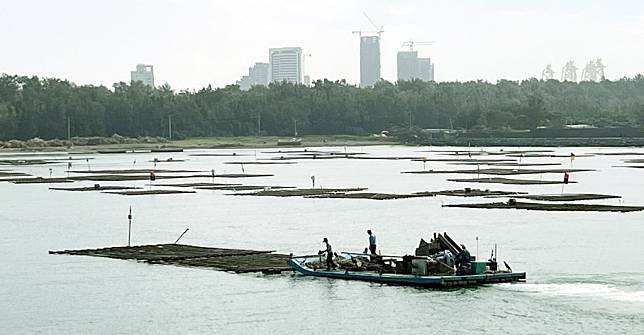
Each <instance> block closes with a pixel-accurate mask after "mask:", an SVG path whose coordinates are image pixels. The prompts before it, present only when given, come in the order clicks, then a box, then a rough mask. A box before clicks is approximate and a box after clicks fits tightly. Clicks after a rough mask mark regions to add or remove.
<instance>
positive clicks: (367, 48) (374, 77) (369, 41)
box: [360, 36, 380, 87]
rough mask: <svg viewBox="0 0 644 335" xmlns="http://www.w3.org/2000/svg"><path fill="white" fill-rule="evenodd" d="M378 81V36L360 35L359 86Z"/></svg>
mask: <svg viewBox="0 0 644 335" xmlns="http://www.w3.org/2000/svg"><path fill="white" fill-rule="evenodd" d="M378 81H380V36H360V87H369V86H373V85H374V84H375V83H377V82H378Z"/></svg>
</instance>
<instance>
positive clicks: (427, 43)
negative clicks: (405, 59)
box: [402, 38, 436, 51]
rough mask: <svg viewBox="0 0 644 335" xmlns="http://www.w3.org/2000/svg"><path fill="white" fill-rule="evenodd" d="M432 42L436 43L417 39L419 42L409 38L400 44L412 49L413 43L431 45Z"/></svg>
mask: <svg viewBox="0 0 644 335" xmlns="http://www.w3.org/2000/svg"><path fill="white" fill-rule="evenodd" d="M434 43H436V41H419V42H415V41H414V40H412V39H411V38H410V39H409V41H407V42H404V43H403V44H402V45H403V46H404V47H409V51H414V45H433V44H434Z"/></svg>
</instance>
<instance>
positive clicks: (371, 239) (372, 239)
mask: <svg viewBox="0 0 644 335" xmlns="http://www.w3.org/2000/svg"><path fill="white" fill-rule="evenodd" d="M367 234H368V235H369V251H370V252H371V254H372V255H375V254H376V235H375V234H373V233H372V232H371V229H369V230H367Z"/></svg>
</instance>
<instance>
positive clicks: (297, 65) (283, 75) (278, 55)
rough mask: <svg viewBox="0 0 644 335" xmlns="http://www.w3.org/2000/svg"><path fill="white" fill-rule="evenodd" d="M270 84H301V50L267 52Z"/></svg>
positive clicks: (290, 49) (288, 48) (283, 49)
mask: <svg viewBox="0 0 644 335" xmlns="http://www.w3.org/2000/svg"><path fill="white" fill-rule="evenodd" d="M268 60H269V75H270V82H288V83H293V84H301V83H302V48H300V47H286V48H271V49H269V50H268Z"/></svg>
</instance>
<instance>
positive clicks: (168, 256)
mask: <svg viewBox="0 0 644 335" xmlns="http://www.w3.org/2000/svg"><path fill="white" fill-rule="evenodd" d="M49 254H52V255H74V256H93V257H107V258H115V259H123V260H136V261H139V262H145V263H148V264H164V265H175V266H191V267H205V268H209V269H213V270H220V271H232V272H235V273H248V272H262V273H265V274H276V273H281V272H282V271H292V269H291V268H289V267H288V265H287V261H288V259H289V256H288V255H283V254H276V253H274V251H270V250H245V249H226V248H211V247H200V246H193V245H185V244H152V245H139V246H132V247H126V246H125V247H107V248H100V249H82V250H60V251H49Z"/></svg>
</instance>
